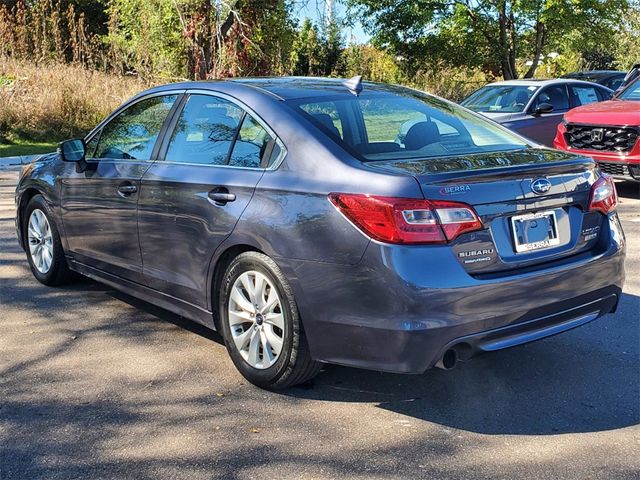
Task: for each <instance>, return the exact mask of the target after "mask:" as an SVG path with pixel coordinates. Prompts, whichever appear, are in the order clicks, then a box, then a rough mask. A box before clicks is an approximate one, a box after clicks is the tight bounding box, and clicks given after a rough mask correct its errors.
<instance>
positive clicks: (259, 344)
mask: <svg viewBox="0 0 640 480" xmlns="http://www.w3.org/2000/svg"><path fill="white" fill-rule="evenodd" d="M220 297H221V302H220V319H221V321H220V327H221V330H222V334H223V336H224V339H225V343H226V345H227V350H228V351H229V355H230V356H231V359H232V360H233V363H234V364H235V366H236V368H237V369H238V370H239V371H240V373H241V374H242V375H243V376H244V377H245V378H246V379H247V380H248V381H249V382H251V383H253V384H254V385H257V386H258V387H262V388H269V389H274V390H275V389H282V388H286V387H290V386H293V385H296V384H300V383H304V382H306V381H308V380H310V379H311V378H313V377H314V376H315V375H316V374H317V373H318V372H319V371H320V367H321V365H320V364H319V363H318V362H316V361H314V360H312V358H311V354H310V353H309V347H308V345H307V341H306V338H305V335H304V331H303V329H302V323H301V322H300V318H299V315H298V308H297V305H296V303H295V300H294V298H293V292H292V291H291V287H290V286H289V283H288V282H287V280H286V278H285V277H284V275H283V274H282V272H281V271H280V269H279V268H278V266H277V265H276V264H275V262H274V261H273V260H272V259H271V258H269V257H268V256H266V255H263V254H261V253H257V252H246V253H242V254H240V255H238V256H237V257H236V258H235V259H234V260H233V261H232V262H231V264H230V265H229V267H228V268H227V271H226V273H225V276H224V279H223V282H222V287H221V292H220Z"/></svg>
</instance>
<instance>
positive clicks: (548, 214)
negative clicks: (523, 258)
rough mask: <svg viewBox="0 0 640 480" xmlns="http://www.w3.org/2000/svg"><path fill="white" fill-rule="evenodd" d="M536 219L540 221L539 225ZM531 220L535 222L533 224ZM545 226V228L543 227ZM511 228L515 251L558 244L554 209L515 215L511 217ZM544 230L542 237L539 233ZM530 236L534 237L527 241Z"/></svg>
mask: <svg viewBox="0 0 640 480" xmlns="http://www.w3.org/2000/svg"><path fill="white" fill-rule="evenodd" d="M538 221H540V222H542V224H541V225H539V224H538ZM531 222H535V224H532V223H531ZM545 226H546V229H545V228H544V227H545ZM538 228H540V230H538ZM511 229H512V237H513V244H514V247H515V250H516V253H527V252H533V251H537V250H544V249H547V248H552V247H555V246H557V245H559V244H560V236H559V234H558V219H557V217H556V212H555V210H545V211H543V212H535V213H526V214H524V215H515V216H513V217H511ZM545 230H546V235H545V236H544V238H540V235H543V234H544V231H545ZM530 236H533V237H534V239H533V240H532V241H529V237H530Z"/></svg>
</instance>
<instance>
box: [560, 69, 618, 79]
mask: <svg viewBox="0 0 640 480" xmlns="http://www.w3.org/2000/svg"><path fill="white" fill-rule="evenodd" d="M618 75H620V76H624V75H626V72H621V71H619V70H583V71H580V72H573V73H568V74H566V75H563V78H582V77H590V78H605V77H612V76H618Z"/></svg>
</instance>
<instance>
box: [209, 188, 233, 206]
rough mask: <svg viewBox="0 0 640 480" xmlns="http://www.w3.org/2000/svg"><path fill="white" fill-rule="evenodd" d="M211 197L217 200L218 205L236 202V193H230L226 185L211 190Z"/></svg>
mask: <svg viewBox="0 0 640 480" xmlns="http://www.w3.org/2000/svg"><path fill="white" fill-rule="evenodd" d="M209 198H210V199H211V200H213V201H214V202H215V204H216V205H226V204H227V203H228V202H235V200H236V194H235V193H229V190H227V189H226V188H224V187H220V188H215V189H213V190H211V191H210V192H209Z"/></svg>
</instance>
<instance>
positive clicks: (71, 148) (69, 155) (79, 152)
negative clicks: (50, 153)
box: [58, 138, 87, 163]
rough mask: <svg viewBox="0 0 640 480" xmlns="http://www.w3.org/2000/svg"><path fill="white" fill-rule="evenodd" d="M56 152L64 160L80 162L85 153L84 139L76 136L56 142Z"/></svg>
mask: <svg viewBox="0 0 640 480" xmlns="http://www.w3.org/2000/svg"><path fill="white" fill-rule="evenodd" d="M58 154H59V155H60V157H61V158H62V160H63V161H65V162H75V163H77V162H82V161H83V160H84V159H85V156H86V154H87V148H86V146H85V144H84V140H82V139H81V138H76V139H73V140H65V141H64V142H61V143H60V144H58Z"/></svg>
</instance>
